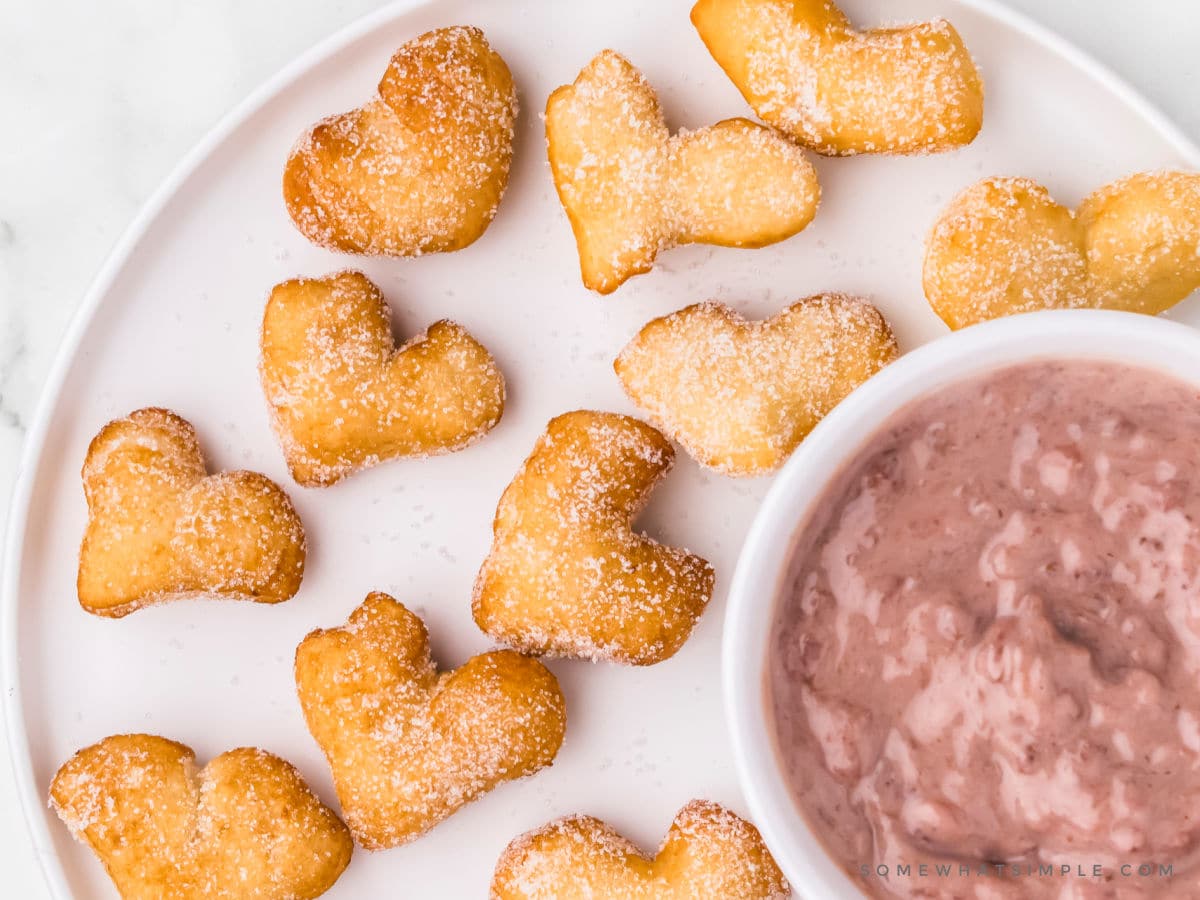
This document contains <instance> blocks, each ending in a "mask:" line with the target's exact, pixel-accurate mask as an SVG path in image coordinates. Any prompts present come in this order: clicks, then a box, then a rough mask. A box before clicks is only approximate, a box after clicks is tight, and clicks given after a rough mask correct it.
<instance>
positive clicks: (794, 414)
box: [614, 294, 898, 475]
mask: <svg viewBox="0 0 1200 900" xmlns="http://www.w3.org/2000/svg"><path fill="white" fill-rule="evenodd" d="M897 353H898V350H897V347H896V339H895V337H894V336H893V335H892V330H891V328H889V327H888V324H887V322H886V321H885V320H884V318H883V316H882V315H880V313H879V311H878V310H877V309H875V307H873V306H871V304H869V303H867V302H866V301H865V300H858V299H855V298H853V297H846V296H843V295H840V294H824V295H821V296H818V297H810V298H808V299H806V300H801V301H799V302H798V303H795V304H793V305H792V306H789V307H788V308H787V309H785V310H783V311H782V312H780V313H778V314H777V315H775V316H773V317H772V318H770V319H767V320H765V321H761V322H748V321H746V320H745V319H743V318H742V317H741V316H739V315H738V314H737V313H736V312H734V311H733V310H732V309H730V308H729V307H727V306H723V305H721V304H719V303H700V304H697V305H696V306H689V307H687V308H686V309H682V310H679V311H678V312H675V313H672V314H671V315H669V316H664V317H663V318H661V319H655V320H654V321H653V322H651V323H649V324H648V325H646V327H645V328H643V329H642V330H641V331H640V332H638V334H637V336H636V337H634V339H633V340H632V341H631V342H630V343H629V345H628V346H627V347H626V348H625V349H624V350H623V351H621V355H620V356H619V357H617V360H616V362H615V363H614V368H615V369H616V371H617V375H618V376H619V377H620V379H621V383H622V384H623V385H624V387H625V392H626V393H627V394H629V396H630V397H631V398H632V399H633V401H634V402H635V403H636V404H637V405H638V406H640V407H642V408H643V409H644V410H646V411H647V413H649V416H650V418H651V420H652V421H654V422H655V423H656V424H658V425H660V426H661V427H662V428H663V430H665V431H666V433H667V434H669V435H670V436H671V437H673V438H674V439H675V440H677V441H679V443H681V444H682V445H683V446H684V447H685V448H686V449H687V451H688V452H689V453H690V454H691V455H692V456H694V457H695V458H696V459H697V460H699V461H700V463H701V464H703V465H705V466H708V467H710V468H713V469H716V470H718V471H720V472H724V473H726V474H730V475H761V474H764V473H766V472H770V471H771V470H773V469H775V468H777V467H778V466H780V465H782V464H783V462H784V460H786V459H787V457H788V456H789V455H790V454H791V452H792V451H793V450H795V449H796V447H797V446H798V445H799V444H800V442H801V441H802V440H803V439H804V437H805V436H806V435H807V434H808V433H809V432H810V431H811V430H812V429H813V427H814V426H815V425H816V424H817V422H819V421H820V420H821V419H822V418H823V417H824V416H825V415H826V414H827V413H828V412H829V411H830V410H831V409H833V407H834V406H836V405H837V404H838V403H840V402H841V401H842V400H843V399H844V398H845V397H846V395H847V394H849V393H850V392H851V391H852V390H854V388H856V387H858V385H860V384H862V382H864V381H866V380H867V379H868V378H870V377H871V376H872V375H874V374H875V373H876V372H877V371H879V370H880V369H881V368H883V366H885V365H887V364H888V363H890V362H891V361H892V360H894V359H895V358H896V355H897Z"/></svg>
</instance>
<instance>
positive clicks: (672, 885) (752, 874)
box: [490, 800, 791, 900]
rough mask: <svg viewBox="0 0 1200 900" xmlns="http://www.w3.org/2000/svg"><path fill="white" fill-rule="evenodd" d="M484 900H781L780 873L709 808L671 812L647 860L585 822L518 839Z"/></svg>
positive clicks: (740, 824)
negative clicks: (663, 836)
mask: <svg viewBox="0 0 1200 900" xmlns="http://www.w3.org/2000/svg"><path fill="white" fill-rule="evenodd" d="M490 896H491V900H589V898H593V897H596V898H600V897H603V898H604V900H718V898H719V900H734V898H736V900H783V898H785V897H789V896H791V890H790V889H789V888H788V884H787V881H785V880H784V877H783V873H782V872H780V871H779V867H778V866H777V865H776V864H775V860H774V859H772V858H771V854H770V852H769V851H768V850H767V848H766V845H764V844H763V840H762V837H761V836H760V835H759V833H758V829H756V828H755V827H754V826H753V825H751V824H750V823H749V822H747V821H745V820H744V819H741V818H739V817H737V816H735V815H734V814H733V813H731V812H729V811H728V810H726V809H725V808H723V807H721V806H718V805H717V804H716V803H710V802H707V801H704V800H693V801H692V802H691V803H689V804H688V805H687V806H685V807H684V808H683V809H681V810H680V811H679V814H678V815H677V816H676V817H675V821H674V822H672V823H671V828H670V830H669V831H668V832H667V837H666V839H665V840H664V841H663V843H662V846H661V847H660V848H659V850H658V853H657V854H656V855H655V856H654V857H653V858H650V857H648V856H645V855H643V853H642V851H641V850H640V849H638V847H637V846H636V845H635V844H633V843H631V842H630V841H628V840H626V839H625V838H623V837H622V836H621V835H620V834H618V833H617V832H616V831H614V830H613V829H612V828H610V827H609V826H608V825H606V824H605V823H604V822H601V821H600V820H599V819H594V818H592V817H591V816H568V817H567V818H564V819H559V820H558V821H556V822H551V823H550V824H549V825H546V826H544V827H542V828H539V829H538V830H536V831H531V832H529V833H528V834H523V835H521V836H520V837H518V838H517V839H516V840H514V841H513V842H512V843H511V844H509V845H508V847H507V848H506V849H505V850H504V853H503V854H501V856H500V860H499V862H498V863H497V864H496V872H495V875H494V876H493V878H492V889H491V895H490Z"/></svg>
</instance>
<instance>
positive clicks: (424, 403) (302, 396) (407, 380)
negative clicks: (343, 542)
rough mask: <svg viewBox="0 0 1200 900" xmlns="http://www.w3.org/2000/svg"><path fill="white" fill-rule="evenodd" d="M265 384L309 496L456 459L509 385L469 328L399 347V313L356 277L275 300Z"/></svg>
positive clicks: (288, 291) (443, 325)
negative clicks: (363, 475)
mask: <svg viewBox="0 0 1200 900" xmlns="http://www.w3.org/2000/svg"><path fill="white" fill-rule="evenodd" d="M261 354H262V355H261V361H260V366H259V369H260V374H261V376H262V383H263V390H264V392H265V393H266V396H267V404H268V406H269V407H270V410H271V423H272V426H273V428H274V430H275V434H276V436H277V437H278V438H279V442H280V444H281V445H282V446H283V451H284V456H285V457H286V458H287V462H288V466H289V468H290V469H291V472H292V477H293V478H295V479H296V481H297V482H299V483H300V484H302V485H306V486H309V487H312V486H316V485H328V484H333V483H334V482H336V481H339V480H340V479H342V478H344V477H345V476H347V475H349V474H350V473H351V472H354V471H356V470H358V469H362V468H365V467H367V466H373V465H376V464H378V463H380V462H382V461H384V460H387V459H394V458H396V457H402V456H429V455H432V454H437V453H448V452H450V451H452V450H460V449H462V448H463V447H466V446H467V445H469V444H472V443H474V442H475V441H477V440H478V439H479V438H481V437H483V436H484V435H485V434H487V432H488V431H490V430H491V429H492V427H493V426H495V424H496V423H497V422H499V421H500V416H501V414H502V413H503V411H504V378H503V376H502V375H501V374H500V370H499V369H497V368H496V361H495V360H494V359H493V358H492V355H491V354H490V353H488V351H487V350H486V349H485V348H484V347H483V345H482V344H480V343H479V342H478V341H476V340H475V339H474V338H473V337H471V335H469V334H468V333H467V332H466V330H465V329H463V328H462V327H461V326H459V325H456V324H454V323H453V322H449V321H445V320H443V321H441V322H436V323H434V324H433V325H431V326H430V327H429V328H428V329H427V330H426V331H425V332H424V333H423V334H420V335H418V336H417V337H414V338H412V339H411V340H409V341H408V342H407V343H405V344H404V345H403V346H402V347H399V348H397V347H396V343H395V339H394V338H393V337H392V323H391V310H390V309H389V308H388V305H387V302H386V301H385V300H384V298H383V294H382V292H380V290H379V288H377V287H376V286H375V285H374V284H372V283H371V282H370V281H369V280H368V279H367V277H366V276H365V275H363V274H362V273H360V272H339V273H337V274H334V275H329V276H327V277H325V278H297V279H294V280H292V281H285V282H284V283H283V284H280V285H277V286H276V287H275V289H274V290H273V291H271V298H270V300H268V301H267V308H266V311H265V312H264V314H263V324H262V342H261Z"/></svg>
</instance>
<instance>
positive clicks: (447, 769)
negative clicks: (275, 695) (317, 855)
mask: <svg viewBox="0 0 1200 900" xmlns="http://www.w3.org/2000/svg"><path fill="white" fill-rule="evenodd" d="M296 690H297V692H298V694H299V695H300V705H301V707H302V708H303V710H304V719H305V721H306V722H307V723H308V730H309V731H311V732H312V735H313V737H314V738H316V741H317V743H318V744H320V745H321V750H322V752H323V753H324V754H325V758H326V759H328V760H329V766H330V768H331V769H332V770H333V782H334V786H335V787H336V789H337V795H338V799H339V800H340V801H341V804H342V811H343V814H344V815H345V817H346V824H348V825H349V826H350V830H351V831H352V832H354V837H355V838H356V839H357V840H358V842H359V843H360V844H362V846H364V847H366V848H367V849H368V850H379V849H383V848H387V847H394V846H396V845H398V844H404V843H407V842H408V841H411V840H414V839H416V838H418V837H420V836H421V835H422V834H424V833H425V832H426V831H428V830H429V829H430V828H432V827H433V826H434V825H436V824H437V823H438V822H440V821H442V820H443V819H445V818H446V817H448V816H450V815H451V814H453V813H454V812H456V811H457V810H458V809H460V808H461V807H462V806H464V805H466V804H467V803H470V802H471V801H472V800H475V799H476V798H478V797H480V796H482V795H483V794H485V793H487V792H488V791H490V790H491V789H492V788H494V787H496V786H497V785H499V784H501V783H503V782H506V781H512V780H514V779H517V778H522V777H524V776H526V775H532V774H533V773H534V772H536V771H538V770H539V769H542V768H544V767H546V766H548V765H550V763H551V762H553V760H554V757H555V755H556V754H557V753H558V748H559V747H560V746H561V745H562V740H563V732H564V729H565V728H566V707H565V704H564V701H563V696H562V692H561V691H560V690H559V688H558V681H557V679H555V677H554V676H553V675H552V674H551V673H550V672H549V670H547V669H546V667H545V666H543V665H542V664H541V663H539V662H538V661H537V660H534V659H530V658H528V657H526V656H521V655H520V654H519V653H514V652H512V651H511V650H496V651H493V652H491V653H484V654H481V655H480V656H475V657H472V658H471V659H469V660H468V661H467V662H466V663H464V664H463V665H462V666H460V667H459V668H457V669H455V670H454V671H453V672H438V670H437V668H436V667H435V666H434V664H433V661H432V660H431V659H430V656H429V634H428V632H427V631H426V630H425V625H424V623H422V622H421V620H420V619H418V618H417V617H416V616H415V615H413V614H412V613H411V612H409V611H408V610H407V609H405V608H404V607H403V606H402V605H401V604H400V603H398V602H396V601H395V600H393V599H392V598H391V597H389V596H388V595H387V594H380V593H374V594H371V595H369V596H368V597H367V599H366V600H365V601H363V603H362V605H361V606H359V607H358V609H356V610H355V611H354V612H353V613H352V614H351V616H350V620H349V621H348V622H347V623H346V625H345V626H344V627H342V628H334V629H332V630H329V631H314V632H312V633H311V634H310V635H309V636H308V637H306V638H305V639H304V641H303V642H302V643H301V644H300V646H299V647H298V648H297V650H296Z"/></svg>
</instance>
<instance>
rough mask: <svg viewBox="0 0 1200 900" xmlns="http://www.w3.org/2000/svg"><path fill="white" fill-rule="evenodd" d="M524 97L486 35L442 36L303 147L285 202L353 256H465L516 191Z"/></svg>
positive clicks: (404, 54)
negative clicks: (515, 151) (512, 180)
mask: <svg viewBox="0 0 1200 900" xmlns="http://www.w3.org/2000/svg"><path fill="white" fill-rule="evenodd" d="M516 115H517V95H516V90H515V89H514V87H513V81H512V76H511V75H510V74H509V71H508V66H506V65H505V64H504V60H503V59H501V58H500V55H499V54H498V53H496V52H495V51H493V50H492V48H491V47H489V46H488V42H487V39H486V38H484V36H483V32H482V31H480V30H479V29H478V28H464V27H455V28H440V29H438V30H437V31H430V32H428V33H427V34H423V35H421V36H420V37H418V38H416V39H414V40H411V41H409V42H408V43H407V44H405V45H404V46H403V47H401V48H400V49H399V50H397V51H396V54H395V56H393V57H392V60H391V63H389V65H388V68H387V71H386V72H384V73H383V80H382V81H380V82H379V94H378V95H377V96H376V97H375V98H374V99H373V100H370V101H368V102H367V103H366V104H364V105H363V106H360V107H358V108H357V109H353V110H351V111H350V112H347V113H342V114H340V115H335V116H330V117H329V118H327V119H323V120H322V121H320V122H318V123H317V124H316V125H314V126H313V127H312V128H311V129H310V130H309V131H308V133H306V134H305V135H304V136H303V137H301V138H300V140H299V142H298V143H297V144H296V146H295V147H294V148H293V149H292V152H291V155H290V156H289V157H288V161H287V168H286V169H285V170H284V173H283V196H284V199H285V200H286V201H287V208H288V213H289V214H290V215H291V217H292V221H293V222H294V223H295V225H296V227H297V228H298V229H300V232H301V233H302V234H303V235H304V236H305V237H306V238H308V239H309V240H310V241H312V242H313V243H315V244H320V245H321V246H323V247H329V248H331V249H334V250H342V251H345V252H347V253H369V254H372V255H383V256H418V255H420V254H422V253H436V252H440V251H445V250H460V249H462V248H463V247H466V246H467V245H468V244H470V243H472V242H473V241H475V240H476V239H477V238H478V237H479V236H480V235H481V234H483V232H484V231H486V230H487V227H488V225H489V224H491V221H492V218H493V217H494V216H495V215H496V207H497V206H498V205H499V203H500V198H501V197H502V196H503V194H504V188H505V186H506V185H507V184H508V168H509V163H510V162H511V161H512V143H513V123H514V122H515V120H516Z"/></svg>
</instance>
